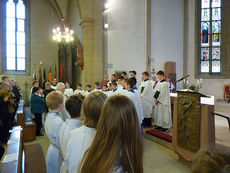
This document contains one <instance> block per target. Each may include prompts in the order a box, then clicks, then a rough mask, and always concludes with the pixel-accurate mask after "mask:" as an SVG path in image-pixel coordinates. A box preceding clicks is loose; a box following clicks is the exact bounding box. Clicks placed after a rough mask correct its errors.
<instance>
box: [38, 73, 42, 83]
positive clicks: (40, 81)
mask: <svg viewBox="0 0 230 173" xmlns="http://www.w3.org/2000/svg"><path fill="white" fill-rule="evenodd" d="M38 80H39V86H40V87H41V86H42V71H41V69H39V75H38Z"/></svg>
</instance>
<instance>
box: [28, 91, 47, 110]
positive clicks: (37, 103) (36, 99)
mask: <svg viewBox="0 0 230 173" xmlns="http://www.w3.org/2000/svg"><path fill="white" fill-rule="evenodd" d="M30 105H31V108H30V109H31V113H37V114H42V113H43V111H44V106H45V100H44V99H43V98H41V97H40V96H39V95H36V94H32V96H31V100H30Z"/></svg>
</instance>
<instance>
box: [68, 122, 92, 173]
mask: <svg viewBox="0 0 230 173" xmlns="http://www.w3.org/2000/svg"><path fill="white" fill-rule="evenodd" d="M95 134H96V130H95V129H94V128H89V127H86V126H84V125H83V126H81V127H80V128H77V129H74V130H73V131H71V133H70V138H69V142H68V144H67V149H66V155H65V171H66V172H67V173H75V172H77V170H78V166H79V164H80V163H81V160H82V158H83V156H84V154H85V151H86V150H87V149H88V148H89V147H90V145H91V143H92V141H93V139H94V136H95Z"/></svg>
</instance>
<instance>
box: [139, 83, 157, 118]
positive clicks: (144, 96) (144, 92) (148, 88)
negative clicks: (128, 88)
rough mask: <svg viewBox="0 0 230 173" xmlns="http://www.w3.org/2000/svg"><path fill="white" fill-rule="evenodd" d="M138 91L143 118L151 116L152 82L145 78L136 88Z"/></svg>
mask: <svg viewBox="0 0 230 173" xmlns="http://www.w3.org/2000/svg"><path fill="white" fill-rule="evenodd" d="M138 92H139V93H140V95H141V101H142V110H143V114H144V118H151V114H152V107H153V102H154V100H153V83H152V81H150V80H145V81H143V82H142V83H141V85H140V86H139V88H138Z"/></svg>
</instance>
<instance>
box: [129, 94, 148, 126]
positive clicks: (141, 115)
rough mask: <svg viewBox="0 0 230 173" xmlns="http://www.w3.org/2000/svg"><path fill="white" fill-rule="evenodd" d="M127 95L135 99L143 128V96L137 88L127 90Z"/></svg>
mask: <svg viewBox="0 0 230 173" xmlns="http://www.w3.org/2000/svg"><path fill="white" fill-rule="evenodd" d="M125 96H127V97H128V98H130V99H131V100H132V101H133V103H134V105H135V108H136V111H137V115H138V121H139V125H140V128H141V124H142V120H143V119H144V115H143V110H142V103H141V97H140V95H139V93H138V92H137V91H136V90H129V91H127V92H126V94H125Z"/></svg>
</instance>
